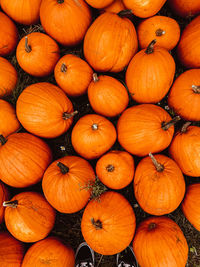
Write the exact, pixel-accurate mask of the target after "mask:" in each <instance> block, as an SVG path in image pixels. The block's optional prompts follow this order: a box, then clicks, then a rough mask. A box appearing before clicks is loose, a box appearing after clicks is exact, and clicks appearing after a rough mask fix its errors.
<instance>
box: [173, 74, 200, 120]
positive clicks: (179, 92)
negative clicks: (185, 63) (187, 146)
mask: <svg viewBox="0 0 200 267" xmlns="http://www.w3.org/2000/svg"><path fill="white" fill-rule="evenodd" d="M193 86H197V87H198V86H200V70H199V69H190V70H187V71H185V72H183V73H182V74H180V75H179V76H178V78H177V79H176V80H175V82H174V83H173V85H172V87H171V89H170V93H169V96H168V105H169V106H170V107H171V108H173V110H174V111H175V112H176V113H177V114H179V115H180V116H181V117H182V118H183V119H185V120H189V121H190V120H192V121H199V120H200V88H199V89H197V90H196V91H197V92H196V91H195V89H194V88H193Z"/></svg>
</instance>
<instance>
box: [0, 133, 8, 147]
mask: <svg viewBox="0 0 200 267" xmlns="http://www.w3.org/2000/svg"><path fill="white" fill-rule="evenodd" d="M6 142H7V140H6V138H5V137H4V136H3V135H2V134H0V143H1V144H2V145H5V143H6Z"/></svg>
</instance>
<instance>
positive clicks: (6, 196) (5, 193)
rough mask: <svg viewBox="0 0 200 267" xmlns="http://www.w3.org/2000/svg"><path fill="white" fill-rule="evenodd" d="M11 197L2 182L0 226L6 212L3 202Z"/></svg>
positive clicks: (0, 183) (0, 186)
mask: <svg viewBox="0 0 200 267" xmlns="http://www.w3.org/2000/svg"><path fill="white" fill-rule="evenodd" d="M9 195H10V194H9V192H8V189H7V187H5V185H4V184H3V183H2V182H0V224H1V223H2V222H3V220H4V210H5V208H4V207H3V202H4V201H6V200H8V199H9ZM0 246H1V245H0ZM0 250H1V249H0ZM0 253H1V252H0ZM0 262H1V256H0Z"/></svg>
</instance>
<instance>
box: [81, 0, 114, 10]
mask: <svg viewBox="0 0 200 267" xmlns="http://www.w3.org/2000/svg"><path fill="white" fill-rule="evenodd" d="M85 2H86V3H88V5H90V6H92V7H94V8H104V7H107V6H108V5H110V4H112V3H113V2H114V0H85Z"/></svg>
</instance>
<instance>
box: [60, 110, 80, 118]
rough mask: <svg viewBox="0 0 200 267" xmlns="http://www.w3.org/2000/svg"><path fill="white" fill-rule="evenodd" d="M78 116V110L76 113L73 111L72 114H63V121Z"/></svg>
mask: <svg viewBox="0 0 200 267" xmlns="http://www.w3.org/2000/svg"><path fill="white" fill-rule="evenodd" d="M76 114H78V111H77V110H75V111H73V112H71V113H67V112H64V113H63V119H64V120H67V119H70V118H71V117H73V116H74V115H76Z"/></svg>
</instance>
